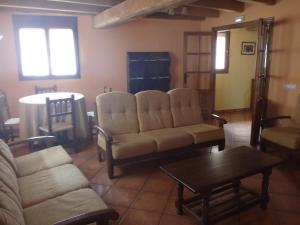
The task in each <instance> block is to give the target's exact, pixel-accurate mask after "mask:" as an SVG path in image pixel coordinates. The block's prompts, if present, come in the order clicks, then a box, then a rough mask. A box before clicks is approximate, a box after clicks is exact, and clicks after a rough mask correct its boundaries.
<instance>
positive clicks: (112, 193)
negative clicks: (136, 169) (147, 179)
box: [103, 186, 138, 207]
mask: <svg viewBox="0 0 300 225" xmlns="http://www.w3.org/2000/svg"><path fill="white" fill-rule="evenodd" d="M137 194H138V191H135V190H132V189H125V188H118V187H114V186H113V187H112V188H110V189H109V190H108V191H107V192H106V193H105V194H104V196H103V200H104V201H105V202H106V203H108V204H112V205H119V206H125V207H129V206H130V204H131V203H132V202H133V201H134V199H135V198H136V196H137Z"/></svg>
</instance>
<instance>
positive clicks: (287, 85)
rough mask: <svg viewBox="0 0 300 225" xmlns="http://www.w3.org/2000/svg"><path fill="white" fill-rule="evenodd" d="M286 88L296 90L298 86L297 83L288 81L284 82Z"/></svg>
mask: <svg viewBox="0 0 300 225" xmlns="http://www.w3.org/2000/svg"><path fill="white" fill-rule="evenodd" d="M283 87H284V89H286V90H289V91H290V90H295V89H296V88H297V84H292V83H288V84H284V85H283Z"/></svg>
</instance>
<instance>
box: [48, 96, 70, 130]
mask: <svg viewBox="0 0 300 225" xmlns="http://www.w3.org/2000/svg"><path fill="white" fill-rule="evenodd" d="M46 107H47V116H48V128H49V133H52V132H53V130H52V128H53V123H62V122H66V121H67V120H68V119H69V117H70V120H71V122H72V125H73V129H74V130H75V124H76V123H75V98H74V95H71V97H70V98H61V99H53V100H50V99H49V98H46Z"/></svg>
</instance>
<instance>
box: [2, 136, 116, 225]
mask: <svg viewBox="0 0 300 225" xmlns="http://www.w3.org/2000/svg"><path fill="white" fill-rule="evenodd" d="M0 168H1V169H0V224H1V225H2V224H3V225H25V224H26V225H53V224H55V225H63V224H65V225H67V224H69V225H71V224H72V225H75V224H91V223H93V224H108V221H109V220H110V219H117V218H118V214H117V213H116V212H115V211H114V210H113V209H109V208H108V207H107V206H106V204H105V203H104V202H103V201H102V200H101V199H100V198H99V196H98V195H97V194H96V192H94V191H93V190H92V189H90V188H89V182H88V180H87V179H86V178H85V176H84V175H83V174H82V173H81V172H80V170H79V169H78V168H77V167H76V166H75V165H73V164H72V159H71V158H70V156H69V155H68V154H67V153H66V152H65V150H64V149H63V148H62V147H61V146H56V147H50V148H47V149H44V150H42V151H38V152H34V153H31V154H28V155H25V156H21V157H17V158H13V156H12V153H11V151H10V148H9V147H8V146H7V145H6V144H5V143H4V142H3V141H2V140H1V139H0Z"/></svg>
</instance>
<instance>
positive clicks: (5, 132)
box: [0, 90, 20, 142]
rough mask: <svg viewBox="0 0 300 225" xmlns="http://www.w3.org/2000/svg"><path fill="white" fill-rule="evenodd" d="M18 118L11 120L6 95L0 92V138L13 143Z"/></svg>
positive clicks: (16, 134) (17, 127)
mask: <svg viewBox="0 0 300 225" xmlns="http://www.w3.org/2000/svg"><path fill="white" fill-rule="evenodd" d="M19 124H20V118H11V117H10V112H9V106H8V103H7V98H6V94H5V92H4V91H2V90H0V138H2V139H4V141H5V142H8V141H10V140H11V141H14V138H15V137H17V136H18V131H19Z"/></svg>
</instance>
